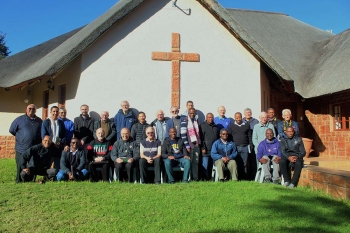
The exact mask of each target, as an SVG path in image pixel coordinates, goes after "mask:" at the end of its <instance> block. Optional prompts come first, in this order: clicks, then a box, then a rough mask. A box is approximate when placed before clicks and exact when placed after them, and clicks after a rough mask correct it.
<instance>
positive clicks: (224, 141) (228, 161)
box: [211, 129, 237, 182]
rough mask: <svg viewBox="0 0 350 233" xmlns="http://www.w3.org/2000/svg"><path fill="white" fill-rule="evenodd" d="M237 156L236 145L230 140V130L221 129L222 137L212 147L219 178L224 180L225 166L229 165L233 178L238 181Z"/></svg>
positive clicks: (212, 155)
mask: <svg viewBox="0 0 350 233" xmlns="http://www.w3.org/2000/svg"><path fill="white" fill-rule="evenodd" d="M236 156H237V149H236V145H235V144H234V143H233V142H232V141H228V131H227V130H226V129H222V130H220V138H219V139H218V140H216V141H215V142H214V144H213V146H212V148H211V157H212V158H213V161H214V164H215V166H216V169H217V171H218V174H219V180H220V181H222V182H223V181H224V180H225V177H224V168H225V167H227V168H228V170H229V171H230V173H231V179H232V180H233V181H237V164H236V161H235V160H234V159H235V158H236Z"/></svg>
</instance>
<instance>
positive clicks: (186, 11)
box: [173, 0, 191, 15]
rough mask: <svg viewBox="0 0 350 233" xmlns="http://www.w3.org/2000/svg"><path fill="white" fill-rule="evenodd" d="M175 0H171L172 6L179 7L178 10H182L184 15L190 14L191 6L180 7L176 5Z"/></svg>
mask: <svg viewBox="0 0 350 233" xmlns="http://www.w3.org/2000/svg"><path fill="white" fill-rule="evenodd" d="M176 2H177V0H173V7H176V8H177V9H179V10H180V11H182V12H183V13H184V14H186V15H191V8H188V9H182V8H180V7H179V6H178V5H176Z"/></svg>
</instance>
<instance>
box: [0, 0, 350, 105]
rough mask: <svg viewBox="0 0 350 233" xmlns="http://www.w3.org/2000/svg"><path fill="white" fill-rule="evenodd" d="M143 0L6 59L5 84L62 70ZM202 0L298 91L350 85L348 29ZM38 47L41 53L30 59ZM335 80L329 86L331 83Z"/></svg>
mask: <svg viewBox="0 0 350 233" xmlns="http://www.w3.org/2000/svg"><path fill="white" fill-rule="evenodd" d="M142 2H144V0H120V1H119V2H118V3H117V4H115V5H114V6H113V7H112V8H111V9H109V10H108V11H107V12H106V13H104V14H103V15H101V16H100V17H99V18H97V19H96V20H94V21H93V22H91V23H90V24H88V25H87V26H85V27H84V28H82V29H77V30H75V31H72V32H70V33H67V34H65V35H66V36H65V35H62V36H60V37H57V38H55V39H52V40H50V41H55V40H57V42H56V43H53V42H52V43H51V42H50V41H48V42H45V43H43V44H42V46H43V45H44V44H45V45H46V46H47V49H45V50H44V49H41V48H40V45H39V46H36V47H33V48H31V49H28V50H26V51H24V52H22V53H19V54H16V55H14V56H11V57H8V58H6V59H3V60H1V61H0V86H1V87H11V86H15V85H18V84H21V83H26V82H29V81H31V80H33V79H35V78H38V77H42V76H45V75H53V74H55V73H57V72H59V71H60V70H61V69H63V68H64V67H65V66H66V65H67V64H68V63H70V62H71V61H72V60H73V59H74V58H75V57H77V56H78V55H79V54H80V53H81V52H82V51H83V50H84V49H86V48H87V47H88V46H90V45H91V44H92V43H93V42H94V41H95V40H97V39H98V38H99V37H100V36H101V35H102V34H103V33H104V32H106V31H107V30H108V29H109V28H110V27H112V26H113V25H114V24H115V23H116V22H118V21H119V20H120V19H122V18H123V17H125V16H126V15H127V14H128V13H130V12H132V11H133V10H134V8H136V7H137V6H139V5H140V4H141V3H142ZM199 2H201V3H202V4H203V5H204V6H206V7H207V9H208V10H209V11H210V12H211V13H213V14H214V15H216V16H217V17H218V19H219V20H220V21H221V22H222V23H223V24H225V25H226V26H227V27H228V29H229V30H231V31H232V32H233V33H234V34H235V35H236V37H238V38H239V39H240V40H241V41H242V42H243V43H245V44H246V45H247V47H249V48H250V49H251V51H252V52H253V53H255V54H256V55H257V56H258V57H260V58H261V60H262V61H264V62H265V63H266V64H267V65H268V66H269V67H270V68H271V69H272V70H274V71H275V72H276V73H277V74H278V76H279V77H281V78H282V79H284V80H286V81H292V82H294V87H295V91H296V92H297V93H299V94H300V95H301V96H303V97H304V98H310V97H315V96H319V95H324V94H328V93H333V92H338V91H342V90H344V89H349V88H350V86H349V85H350V82H348V83H346V81H347V78H348V76H347V72H346V71H347V70H346V67H348V66H350V64H349V62H350V59H349V52H350V37H349V34H350V33H349V31H345V32H343V33H341V34H339V35H333V34H332V33H329V32H326V31H323V30H320V29H318V28H315V27H313V26H310V25H308V24H305V23H303V22H301V21H299V20H296V19H294V18H292V17H290V16H288V15H285V14H280V13H270V12H259V11H249V10H237V9H224V8H223V7H222V6H221V5H220V4H219V3H218V2H217V1H216V0H199ZM64 36H65V37H64ZM61 37H62V38H61ZM59 38H61V39H59ZM64 38H65V39H64ZM46 43H47V44H46ZM51 45H52V47H51ZM39 50H40V51H39ZM33 53H34V54H36V53H38V56H34V57H35V59H28V58H30V57H31V54H33ZM39 54H40V55H39ZM26 58H27V59H26ZM23 60H27V63H26V64H25V65H23V63H21V61H23ZM340 61H342V62H340ZM335 80H337V82H338V83H337V84H336V85H335V84H334V81H335ZM331 82H332V85H331V87H330V85H327V84H330V83H331Z"/></svg>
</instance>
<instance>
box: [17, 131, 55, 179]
mask: <svg viewBox="0 0 350 233" xmlns="http://www.w3.org/2000/svg"><path fill="white" fill-rule="evenodd" d="M57 153H58V149H57V147H56V146H55V145H54V144H52V141H51V138H50V136H47V135H46V136H44V138H43V140H42V141H41V144H38V145H35V146H33V147H31V148H29V149H28V150H26V151H25V152H24V153H23V154H22V159H21V170H22V171H21V174H20V175H21V178H22V180H23V181H24V182H28V181H32V180H33V177H34V176H35V175H41V176H45V178H48V179H53V178H54V177H55V175H56V173H57V170H56V169H54V168H51V164H52V160H53V158H54V157H57ZM27 163H28V164H27Z"/></svg>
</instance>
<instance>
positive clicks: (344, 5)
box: [0, 0, 350, 55]
mask: <svg viewBox="0 0 350 233" xmlns="http://www.w3.org/2000/svg"><path fill="white" fill-rule="evenodd" d="M188 1H192V0H188ZM193 1H194V0H193ZM218 1H219V2H220V4H221V5H223V6H224V7H226V8H239V9H250V10H260V11H272V12H281V13H285V14H288V15H290V16H292V17H294V18H296V19H298V20H301V21H303V22H305V23H308V24H310V25H313V26H315V27H318V28H320V29H324V30H327V29H331V30H333V33H335V34H338V33H340V32H342V31H344V30H346V29H348V28H350V0H218ZM0 2H1V7H2V9H4V10H2V12H1V14H0V31H2V32H3V33H6V45H7V46H8V47H9V48H10V50H11V51H12V53H11V55H13V54H15V53H18V52H20V51H22V50H25V49H27V48H30V47H32V46H35V45H37V44H40V43H42V42H45V41H47V40H49V39H51V38H54V37H56V36H59V35H61V34H63V33H66V32H69V31H71V30H73V29H75V28H78V27H81V26H83V25H86V24H88V23H89V22H91V21H92V20H94V19H95V18H97V17H98V16H100V15H101V14H103V13H104V12H105V11H106V10H108V9H109V8H110V7H111V6H113V5H114V4H115V3H116V2H117V0H0Z"/></svg>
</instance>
